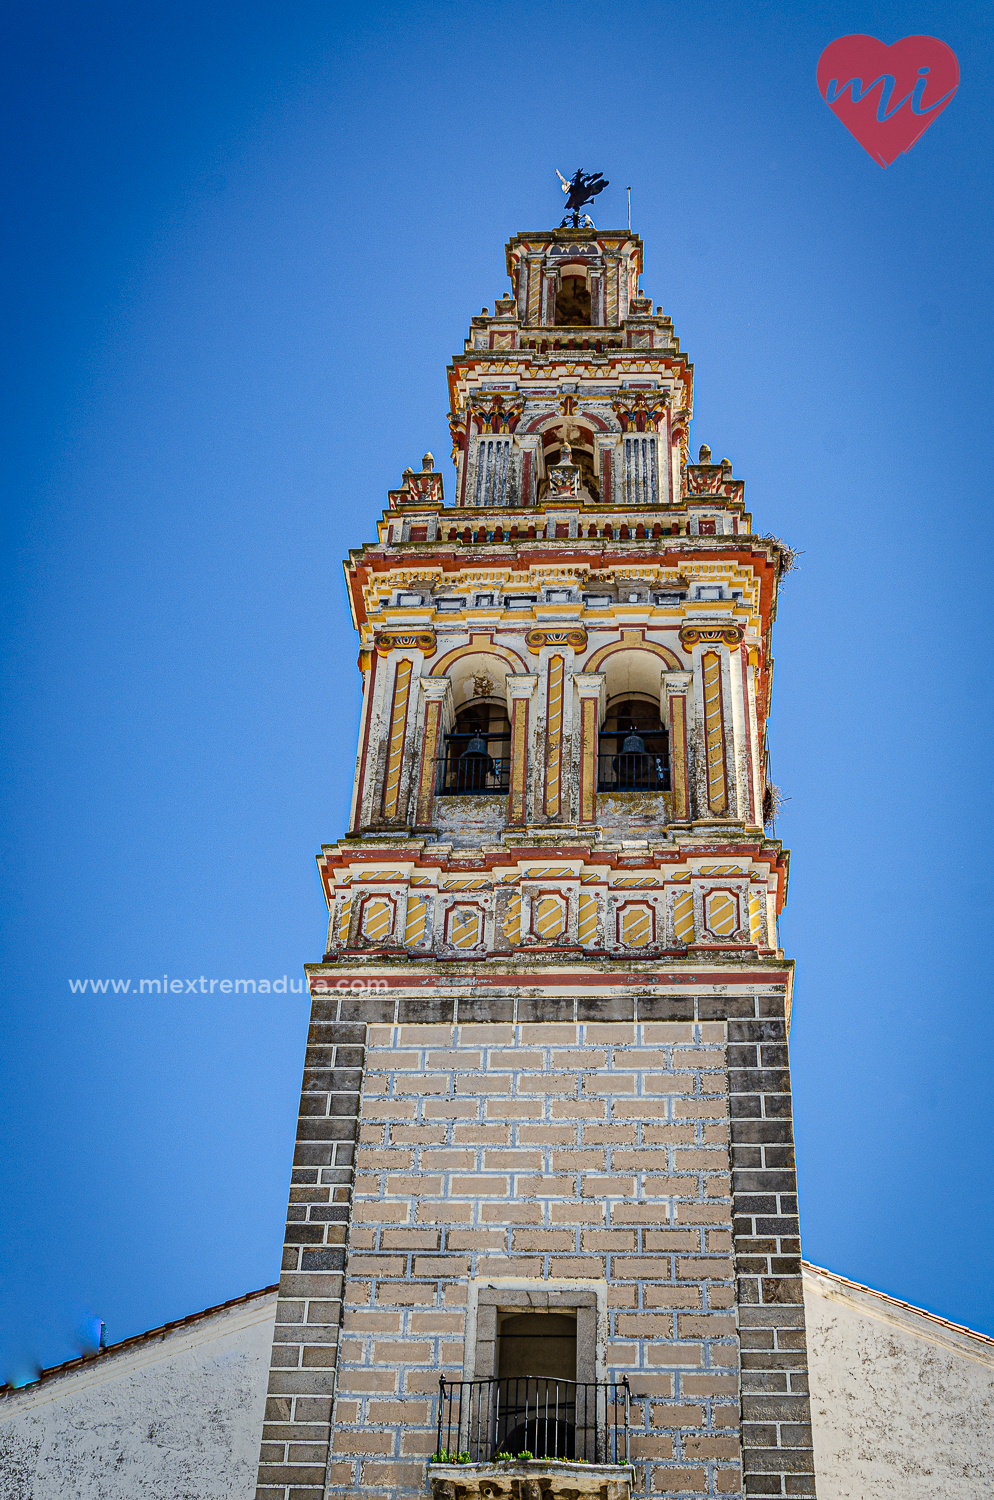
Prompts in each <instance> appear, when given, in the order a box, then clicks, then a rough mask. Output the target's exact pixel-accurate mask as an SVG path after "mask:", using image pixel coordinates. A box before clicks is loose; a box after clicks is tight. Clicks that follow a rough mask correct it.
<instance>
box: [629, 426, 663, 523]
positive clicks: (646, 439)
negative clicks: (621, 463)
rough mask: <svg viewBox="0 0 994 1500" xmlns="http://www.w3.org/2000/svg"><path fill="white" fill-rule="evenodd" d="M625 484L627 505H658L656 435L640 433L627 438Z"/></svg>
mask: <svg viewBox="0 0 994 1500" xmlns="http://www.w3.org/2000/svg"><path fill="white" fill-rule="evenodd" d="M624 484H625V504H626V505H658V503H659V481H658V477H657V474H656V438H655V435H654V434H650V433H638V434H636V435H634V436H632V437H626V438H625V477H624Z"/></svg>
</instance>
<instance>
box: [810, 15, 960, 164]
mask: <svg viewBox="0 0 994 1500" xmlns="http://www.w3.org/2000/svg"><path fill="white" fill-rule="evenodd" d="M958 86H959V63H958V62H957V61H956V54H955V52H954V51H953V50H952V48H951V47H947V46H946V44H945V42H940V41H939V39H938V37H934V36H906V37H902V38H901V40H900V41H899V42H895V43H894V44H893V46H891V47H885V46H884V44H883V42H878V41H877V38H876V37H875V36H840V37H837V38H836V40H835V41H834V42H829V44H828V46H827V47H826V48H825V50H824V52H823V53H822V54H821V57H820V58H819V59H818V90H819V92H820V94H821V97H822V98H823V99H824V101H825V103H826V104H827V105H828V107H829V109H830V110H832V112H833V114H835V115H837V116H838V118H839V119H840V120H841V121H842V123H843V125H844V126H845V127H846V129H847V130H848V131H849V132H850V134H852V135H854V136H855V137H856V139H857V140H858V141H859V144H860V145H861V146H862V147H863V149H864V151H868V152H869V153H870V155H871V156H872V157H873V160H874V161H876V162H879V163H880V165H881V166H882V167H889V166H890V164H891V162H894V161H896V160H897V158H898V157H899V156H901V155H902V154H903V153H904V152H905V151H910V150H911V148H912V146H913V145H914V144H915V141H917V140H918V138H919V137H920V136H923V135H924V134H925V132H926V130H927V129H928V127H929V126H930V125H932V124H933V123H934V122H935V121H936V120H937V119H938V118H939V116H940V115H941V113H942V111H943V110H944V109H945V107H946V105H947V104H948V103H949V102H950V101H951V99H952V97H953V95H954V94H955V92H956V89H957V88H958Z"/></svg>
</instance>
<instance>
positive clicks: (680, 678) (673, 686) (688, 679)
mask: <svg viewBox="0 0 994 1500" xmlns="http://www.w3.org/2000/svg"><path fill="white" fill-rule="evenodd" d="M662 677H663V687H664V688H665V690H666V693H667V695H670V694H672V693H689V691H690V685H691V683H692V682H693V680H694V674H693V672H664V673H663V674H662Z"/></svg>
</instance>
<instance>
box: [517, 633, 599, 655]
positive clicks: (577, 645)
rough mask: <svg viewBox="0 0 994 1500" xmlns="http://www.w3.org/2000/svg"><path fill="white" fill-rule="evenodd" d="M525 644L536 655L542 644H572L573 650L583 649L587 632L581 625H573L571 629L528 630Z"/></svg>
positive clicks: (585, 644)
mask: <svg viewBox="0 0 994 1500" xmlns="http://www.w3.org/2000/svg"><path fill="white" fill-rule="evenodd" d="M525 645H526V646H527V647H528V649H529V651H531V652H533V653H534V654H535V655H536V656H537V655H538V653H539V652H540V651H541V649H542V647H543V646H572V647H573V650H574V651H584V650H586V646H587V632H586V631H585V630H584V629H583V628H582V626H574V627H573V628H572V629H571V630H529V631H528V633H527V635H526V636H525Z"/></svg>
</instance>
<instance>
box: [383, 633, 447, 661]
mask: <svg viewBox="0 0 994 1500" xmlns="http://www.w3.org/2000/svg"><path fill="white" fill-rule="evenodd" d="M437 650H438V642H437V641H436V639H435V632H434V631H433V630H383V631H381V632H380V634H379V635H378V636H377V637H376V652H377V655H378V656H389V655H390V652H391V651H423V652H424V654H425V656H434V655H435V652H436V651H437Z"/></svg>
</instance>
